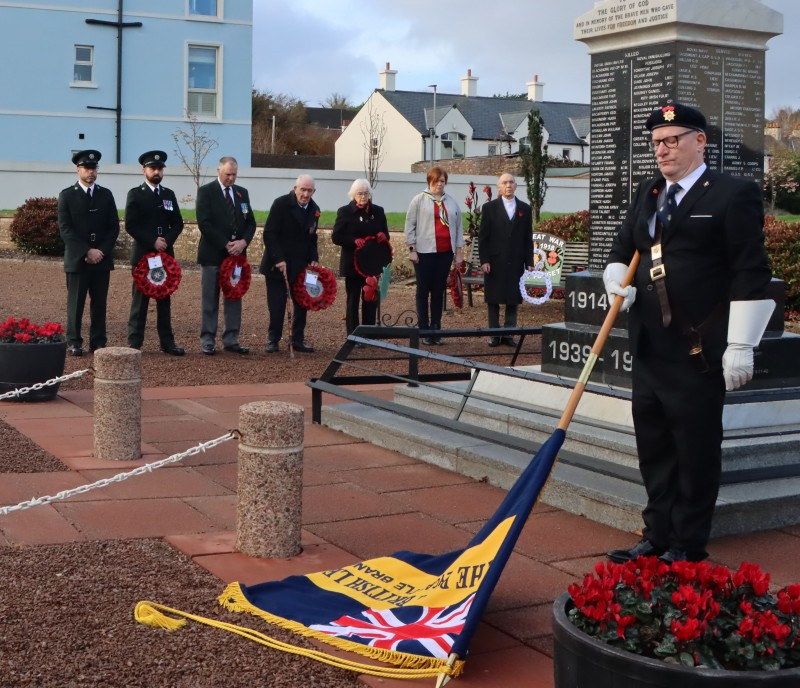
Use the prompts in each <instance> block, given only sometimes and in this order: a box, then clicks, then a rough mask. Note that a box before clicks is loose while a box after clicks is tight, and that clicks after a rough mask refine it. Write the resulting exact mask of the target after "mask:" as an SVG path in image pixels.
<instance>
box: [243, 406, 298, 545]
mask: <svg viewBox="0 0 800 688" xmlns="http://www.w3.org/2000/svg"><path fill="white" fill-rule="evenodd" d="M303 421H304V419H303V409H302V407H300V406H297V405H295V404H286V403H284V402H280V401H256V402H252V403H250V404H244V405H243V406H241V407H240V408H239V431H240V432H241V434H242V438H241V440H240V442H239V499H238V503H237V507H236V549H237V550H238V551H240V552H244V553H245V554H249V555H250V556H253V557H262V558H267V559H287V558H289V557H293V556H295V555H297V554H300V551H301V549H302V548H301V546H300V528H301V525H302V517H303Z"/></svg>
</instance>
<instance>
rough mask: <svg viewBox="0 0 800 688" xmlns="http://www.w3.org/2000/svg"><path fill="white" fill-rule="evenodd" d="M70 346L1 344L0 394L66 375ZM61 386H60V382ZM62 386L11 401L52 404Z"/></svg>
mask: <svg viewBox="0 0 800 688" xmlns="http://www.w3.org/2000/svg"><path fill="white" fill-rule="evenodd" d="M66 356H67V343H66V342H56V343H53V344H7V343H4V342H0V394H5V393H6V392H10V391H12V390H14V389H19V388H20V387H30V386H31V385H33V384H36V383H37V382H46V381H47V380H50V379H52V378H54V377H58V376H59V375H63V374H64V361H65V359H66ZM59 384H60V383H59ZM59 384H55V385H50V386H49V387H43V388H42V389H39V390H36V391H33V392H27V393H26V394H23V395H22V396H19V397H16V398H11V399H9V401H49V400H50V399H55V398H56V394H57V393H58V387H59Z"/></svg>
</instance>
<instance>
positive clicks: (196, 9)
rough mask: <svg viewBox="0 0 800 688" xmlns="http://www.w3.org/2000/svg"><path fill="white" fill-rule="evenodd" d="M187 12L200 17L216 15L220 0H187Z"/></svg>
mask: <svg viewBox="0 0 800 688" xmlns="http://www.w3.org/2000/svg"><path fill="white" fill-rule="evenodd" d="M188 1H189V14H190V15H195V16H201V17H216V16H218V14H219V5H220V2H221V0H188Z"/></svg>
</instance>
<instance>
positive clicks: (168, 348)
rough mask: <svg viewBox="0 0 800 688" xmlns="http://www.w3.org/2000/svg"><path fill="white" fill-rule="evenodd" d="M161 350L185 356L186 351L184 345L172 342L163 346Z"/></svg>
mask: <svg viewBox="0 0 800 688" xmlns="http://www.w3.org/2000/svg"><path fill="white" fill-rule="evenodd" d="M161 350H162V351H163V352H164V353H165V354H169V355H170V356H183V355H184V354H185V353H186V351H185V350H184V348H183V347H180V346H175V344H171V345H170V346H162V347H161Z"/></svg>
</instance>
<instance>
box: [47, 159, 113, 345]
mask: <svg viewBox="0 0 800 688" xmlns="http://www.w3.org/2000/svg"><path fill="white" fill-rule="evenodd" d="M100 157H101V154H100V152H99V151H96V150H85V151H80V152H78V153H75V155H73V156H72V162H73V164H74V165H75V166H76V170H77V173H78V181H77V182H75V184H74V185H72V186H70V187H67V188H66V189H64V190H63V191H62V192H61V193H60V194H59V195H58V229H59V232H60V233H61V238H62V239H64V272H65V273H66V275H67V345H68V346H69V353H70V354H71V355H73V356H82V355H83V337H81V321H82V320H83V308H84V306H85V305H86V295H87V294H88V295H89V299H90V303H89V316H90V318H91V320H90V325H89V350H90V351H92V352H94V351H95V350H97V349H102V348H103V347H104V346H106V344H107V341H108V339H107V336H106V302H107V300H108V284H109V278H110V276H111V270H113V269H114V244H115V243H116V241H117V237H118V236H119V216H118V215H117V205H116V203H115V202H114V196H113V195H112V193H111V191H109V190H108V189H106V188H104V187H102V186H99V185H98V184H96V183H95V181H96V179H97V164H98V163H99V162H100Z"/></svg>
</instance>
